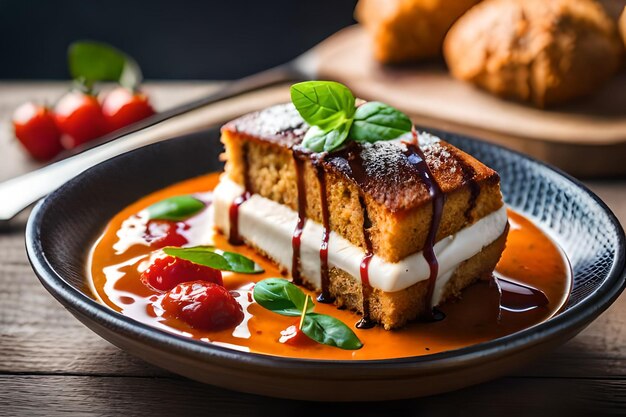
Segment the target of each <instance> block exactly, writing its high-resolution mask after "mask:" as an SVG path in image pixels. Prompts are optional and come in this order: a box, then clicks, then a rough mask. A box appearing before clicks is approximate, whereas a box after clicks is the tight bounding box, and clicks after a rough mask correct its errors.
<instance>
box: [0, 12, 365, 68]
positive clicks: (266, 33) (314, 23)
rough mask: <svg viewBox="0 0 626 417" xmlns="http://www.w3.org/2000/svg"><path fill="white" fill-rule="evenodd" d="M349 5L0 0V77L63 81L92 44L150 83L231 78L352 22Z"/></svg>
mask: <svg viewBox="0 0 626 417" xmlns="http://www.w3.org/2000/svg"><path fill="white" fill-rule="evenodd" d="M355 4H356V0H311V1H306V0H207V1H191V0H153V1H145V0H144V1H132V0H126V1H123V0H109V1H95V0H84V1H80V0H75V1H71V0H47V1H45V0H0V57H1V61H0V62H1V65H0V78H1V79H27V78H28V79H31V78H36V79H66V78H68V74H67V67H66V49H67V46H68V45H69V44H70V43H71V42H72V41H75V40H80V39H92V40H98V41H103V42H107V43H110V44H112V45H113V46H115V47H117V48H119V49H121V50H123V51H124V52H126V53H128V54H129V55H131V56H133V57H134V58H135V59H136V60H137V61H138V62H139V64H140V65H141V68H142V69H143V72H144V76H145V77H146V78H150V79H233V78H240V77H242V76H245V75H247V74H251V73H254V72H257V71H260V70H263V69H266V68H269V67H271V66H274V65H277V64H280V63H282V62H285V61H287V60H289V59H291V58H293V57H295V56H297V55H298V54H300V53H302V52H304V51H305V50H307V49H309V48H310V47H312V46H313V45H315V44H316V43H318V42H320V41H321V40H323V39H324V38H326V37H327V36H329V35H331V34H332V33H333V32H335V31H337V30H339V29H340V28H342V27H344V26H348V25H350V24H351V23H353V22H354V20H353V17H352V14H353V9H354V5H355Z"/></svg>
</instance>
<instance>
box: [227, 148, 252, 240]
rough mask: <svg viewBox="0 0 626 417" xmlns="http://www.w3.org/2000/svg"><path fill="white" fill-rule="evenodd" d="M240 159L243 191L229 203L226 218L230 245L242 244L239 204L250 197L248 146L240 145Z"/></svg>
mask: <svg viewBox="0 0 626 417" xmlns="http://www.w3.org/2000/svg"><path fill="white" fill-rule="evenodd" d="M242 152H243V156H242V160H243V164H242V165H243V186H244V192H243V193H242V194H241V195H240V196H239V197H237V198H236V199H235V200H233V202H232V203H231V205H230V207H229V209H228V218H229V221H230V230H229V233H228V243H230V244H231V245H235V246H239V245H243V243H244V242H243V239H242V238H241V235H240V234H239V206H241V205H242V204H243V203H244V202H245V201H246V200H248V199H249V198H250V190H251V187H250V178H249V176H248V165H249V162H248V146H247V145H244V146H243V147H242Z"/></svg>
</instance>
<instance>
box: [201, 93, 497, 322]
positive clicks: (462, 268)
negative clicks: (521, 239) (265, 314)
mask: <svg viewBox="0 0 626 417" xmlns="http://www.w3.org/2000/svg"><path fill="white" fill-rule="evenodd" d="M307 129H309V126H308V125H307V124H306V123H305V122H304V121H303V119H302V118H301V116H300V114H299V113H298V111H297V110H296V109H295V107H294V106H293V105H292V104H285V105H278V106H274V107H270V108H268V109H265V110H263V111H260V112H256V113H252V114H248V115H245V116H243V117H241V118H238V119H236V120H234V121H232V122H230V123H228V124H226V125H225V126H223V128H222V142H223V143H224V146H225V149H226V151H225V154H224V156H225V159H226V167H225V173H224V174H223V176H222V178H221V181H220V183H219V185H218V186H217V188H216V189H215V191H214V195H213V198H214V202H213V207H214V221H215V225H216V228H217V229H218V231H220V232H222V233H224V234H225V235H227V236H229V239H230V241H231V242H232V243H235V244H237V243H242V242H243V243H245V244H247V245H249V246H251V247H253V248H255V249H256V250H258V251H259V252H260V253H262V254H264V255H265V256H267V257H269V258H271V259H272V260H273V261H275V262H276V263H277V264H279V265H280V266H281V267H282V268H284V270H285V271H286V272H287V273H290V274H291V276H292V277H293V281H294V282H295V283H297V284H300V285H303V286H306V287H308V288H310V289H313V290H315V291H318V292H319V294H320V296H319V301H321V302H334V303H335V304H336V305H337V306H338V307H346V308H348V309H351V310H354V311H356V312H358V313H360V314H362V315H363V319H362V320H361V322H360V326H362V327H366V326H368V325H369V324H372V323H378V324H380V325H382V326H384V328H385V329H393V328H398V327H401V326H403V325H404V324H406V323H407V322H408V321H410V320H414V319H416V318H420V317H428V316H431V315H432V311H433V307H434V306H437V305H438V304H440V303H442V302H443V301H445V300H447V299H450V298H451V297H455V296H458V295H459V294H460V292H461V291H462V290H463V289H464V288H465V287H467V286H468V285H470V284H472V283H473V282H475V281H476V280H478V279H480V278H481V277H489V276H491V273H492V271H493V269H494V267H495V265H496V263H497V262H498V260H499V258H500V254H501V253H502V250H503V249H504V245H505V240H506V235H507V231H508V222H507V214H506V208H505V207H504V205H503V202H502V197H501V194H500V188H499V176H498V174H497V173H496V172H495V171H493V170H492V169H490V168H488V167H486V166H485V165H483V164H482V163H480V162H479V161H477V160H476V159H474V158H473V157H471V156H470V155H468V154H466V153H464V152H462V151H460V150H459V149H457V148H455V147H454V146H452V145H450V144H448V143H446V142H444V141H442V140H439V139H438V138H436V137H433V136H431V135H428V134H425V133H421V134H419V135H415V137H413V136H412V135H411V133H409V134H407V135H405V136H403V137H401V138H398V139H396V140H392V141H380V142H374V143H357V142H354V141H351V142H350V141H349V142H347V144H345V145H344V146H343V147H341V148H339V149H336V150H333V151H332V152H312V151H310V150H308V149H306V148H304V147H303V146H302V145H301V144H302V140H303V137H304V135H305V133H306V131H307Z"/></svg>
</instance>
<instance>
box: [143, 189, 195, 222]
mask: <svg viewBox="0 0 626 417" xmlns="http://www.w3.org/2000/svg"><path fill="white" fill-rule="evenodd" d="M204 207H205V204H204V203H203V202H202V201H200V200H198V199H197V198H194V197H192V196H190V195H179V196H175V197H170V198H166V199H165V200H161V201H159V202H157V203H154V204H153V205H151V206H149V207H148V208H147V209H146V210H147V211H148V215H149V218H150V220H173V221H181V220H186V219H188V218H189V217H191V216H193V215H194V214H196V213H198V212H199V211H201V210H202V209H204Z"/></svg>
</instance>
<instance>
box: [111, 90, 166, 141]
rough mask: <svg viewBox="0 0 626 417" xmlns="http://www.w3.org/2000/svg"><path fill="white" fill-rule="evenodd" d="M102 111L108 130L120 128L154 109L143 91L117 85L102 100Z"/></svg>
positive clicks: (143, 117)
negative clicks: (134, 91)
mask: <svg viewBox="0 0 626 417" xmlns="http://www.w3.org/2000/svg"><path fill="white" fill-rule="evenodd" d="M102 113H103V114H104V118H105V119H106V123H107V128H108V130H109V131H113V130H117V129H121V128H123V127H124V126H128V125H130V124H132V123H135V122H138V121H139V120H142V119H145V118H146V117H149V116H152V115H153V114H154V109H153V108H152V106H151V105H150V102H149V101H148V96H146V95H145V94H143V93H133V92H132V91H130V90H128V89H126V88H124V87H118V88H116V89H115V90H113V91H111V92H110V93H109V94H107V95H106V97H105V98H104V100H103V101H102Z"/></svg>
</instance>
